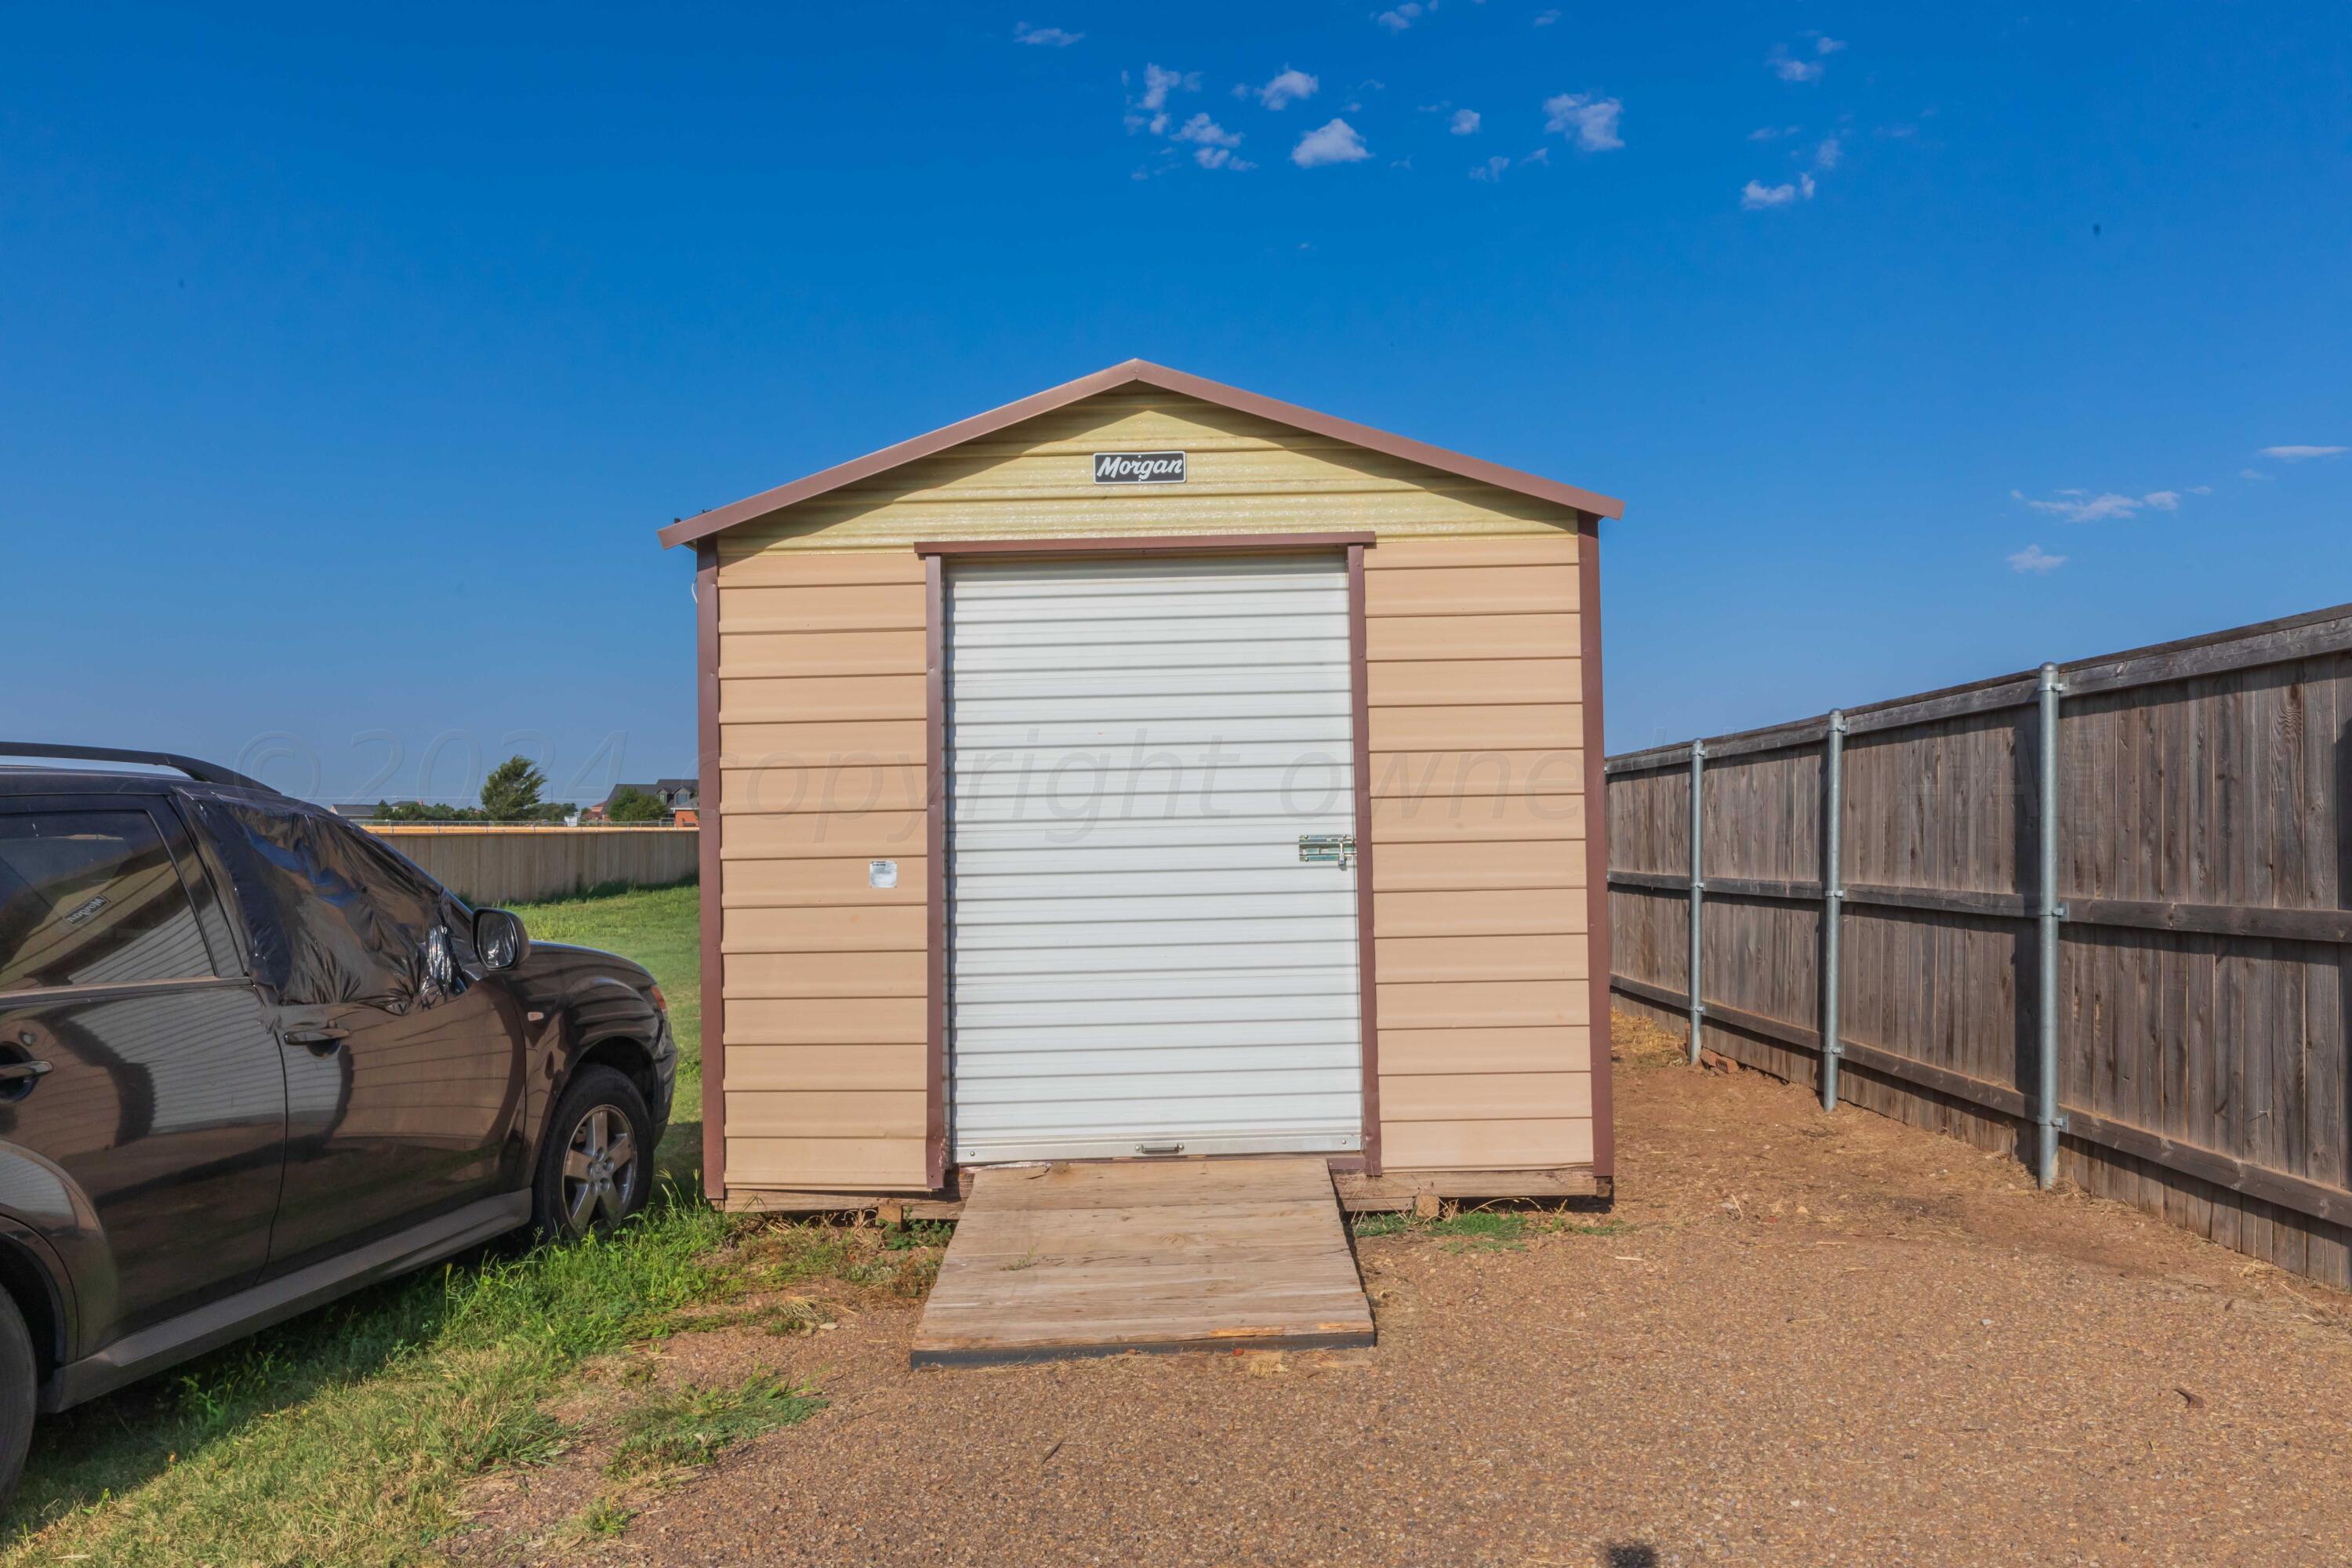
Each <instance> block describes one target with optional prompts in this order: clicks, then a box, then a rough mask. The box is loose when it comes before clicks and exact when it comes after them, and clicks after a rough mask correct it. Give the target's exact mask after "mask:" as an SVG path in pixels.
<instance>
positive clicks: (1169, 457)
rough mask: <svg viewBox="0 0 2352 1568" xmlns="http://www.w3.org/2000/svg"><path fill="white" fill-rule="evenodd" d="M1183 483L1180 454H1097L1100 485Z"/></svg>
mask: <svg viewBox="0 0 2352 1568" xmlns="http://www.w3.org/2000/svg"><path fill="white" fill-rule="evenodd" d="M1183 482H1184V454H1183V453H1181V452H1097V453H1096V454H1095V483H1097V484H1098V485H1181V484H1182V483H1183Z"/></svg>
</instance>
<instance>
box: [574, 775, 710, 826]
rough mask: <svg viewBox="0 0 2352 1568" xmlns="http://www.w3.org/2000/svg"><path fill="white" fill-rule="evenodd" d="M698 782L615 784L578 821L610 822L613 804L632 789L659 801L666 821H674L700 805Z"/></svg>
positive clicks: (670, 781)
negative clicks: (625, 791) (680, 814)
mask: <svg viewBox="0 0 2352 1568" xmlns="http://www.w3.org/2000/svg"><path fill="white" fill-rule="evenodd" d="M697 783H698V781H697V780H694V779H656V780H655V781H654V782H653V783H651V784H614V786H613V789H612V793H611V794H609V795H605V797H604V799H603V800H600V801H598V802H597V803H596V804H595V805H592V806H589V807H588V808H587V809H585V810H583V812H581V814H580V820H581V821H583V822H605V821H609V820H611V816H612V806H613V802H614V800H616V799H618V798H619V796H620V794H621V792H622V791H623V790H625V789H633V790H637V791H640V792H642V793H643V794H646V795H653V796H655V797H656V798H657V799H659V800H660V802H661V803H662V812H663V814H664V816H665V817H666V818H667V820H670V821H676V820H677V815H678V813H680V812H688V813H692V812H694V811H695V810H696V809H697V808H698V806H699V805H701V797H700V795H699V794H698V791H697V790H696V787H695V786H696V784H697ZM687 826H693V824H692V823H691V822H689V823H688V824H687Z"/></svg>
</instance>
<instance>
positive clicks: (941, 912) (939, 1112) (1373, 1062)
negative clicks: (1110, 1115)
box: [915, 532, 1381, 1191]
mask: <svg viewBox="0 0 2352 1568" xmlns="http://www.w3.org/2000/svg"><path fill="white" fill-rule="evenodd" d="M1374 542H1375V539H1374V536H1373V535H1372V534H1370V533H1369V532H1366V533H1240V534H1235V533H1198V534H1162V535H1152V536H1150V537H1128V538H1121V537H1119V536H1117V535H1111V536H1108V537H1097V538H1085V539H1023V540H967V541H961V542H937V543H927V544H918V545H916V546H915V553H916V554H918V555H919V556H921V557H922V558H923V595H924V606H923V625H924V639H923V665H924V692H925V700H924V721H923V741H924V752H925V761H926V764H927V766H928V767H929V776H928V777H927V779H926V781H925V798H924V818H925V826H926V828H927V832H926V855H925V858H926V861H927V864H928V865H929V889H927V893H926V899H925V901H926V904H927V906H928V909H929V920H928V921H927V922H926V925H927V928H928V934H929V958H928V962H927V963H926V965H925V971H924V973H925V976H926V979H927V982H928V986H927V989H928V990H929V1002H930V1005H929V1007H928V1008H927V1009H926V1011H927V1014H928V1016H929V1050H928V1051H927V1052H926V1058H927V1061H928V1067H927V1069H926V1071H925V1074H924V1078H925V1082H924V1129H923V1131H924V1144H925V1150H926V1153H925V1161H926V1171H927V1173H928V1176H929V1182H930V1184H931V1187H932V1188H933V1190H935V1191H936V1190H938V1189H940V1188H941V1187H943V1186H944V1185H945V1184H946V1183H947V1172H948V1100H947V1085H948V799H947V574H946V570H945V567H946V558H947V557H949V556H987V555H995V556H1005V555H1028V556H1039V557H1049V556H1064V557H1069V556H1093V555H1129V556H1133V555H1183V554H1197V553H1214V554H1227V555H1239V554H1271V553H1284V554H1297V553H1305V552H1318V553H1319V552H1328V551H1345V552H1346V553H1347V562H1348V653H1349V685H1350V688H1351V691H1350V697H1351V705H1352V709H1353V713H1354V723H1353V725H1352V728H1353V730H1354V731H1355V736H1354V752H1355V785H1356V825H1357V826H1356V950H1357V959H1356V977H1357V980H1356V983H1357V986H1358V989H1359V992H1360V1008H1361V1013H1362V1036H1363V1051H1362V1057H1363V1079H1364V1087H1363V1103H1364V1131H1363V1166H1364V1170H1365V1173H1367V1174H1370V1175H1375V1176H1376V1175H1379V1174H1380V1173H1381V1077H1380V1014H1379V1008H1378V1005H1377V997H1378V994H1379V987H1378V983H1377V977H1376V975H1375V973H1374V969H1373V963H1374V953H1373V946H1372V879H1373V869H1372V833H1371V821H1372V810H1371V754H1370V753H1371V747H1370V733H1369V722H1370V718H1369V715H1370V708H1369V705H1368V703H1367V701H1366V693H1365V670H1364V666H1365V653H1364V552H1365V551H1366V550H1368V549H1370V548H1371V547H1372V545H1373V544H1374Z"/></svg>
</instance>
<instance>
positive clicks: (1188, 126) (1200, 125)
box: [1172, 114, 1242, 147]
mask: <svg viewBox="0 0 2352 1568" xmlns="http://www.w3.org/2000/svg"><path fill="white" fill-rule="evenodd" d="M1172 135H1173V139H1174V140H1176V141H1178V142H1199V143H1200V144H1201V145H1202V146H1203V147H1238V146H1240V145H1241V144H1242V139H1241V137H1240V135H1239V134H1237V133H1236V132H1231V131H1228V130H1226V129H1225V128H1224V127H1223V126H1222V125H1220V124H1218V123H1217V122H1216V121H1213V120H1212V119H1210V118H1209V117H1208V116H1207V115H1205V114H1196V115H1194V116H1192V119H1190V120H1188V121H1184V123H1183V124H1182V125H1181V126H1178V127H1177V128H1176V130H1175V132H1173V133H1172Z"/></svg>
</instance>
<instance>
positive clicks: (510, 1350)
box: [0, 887, 937, 1568]
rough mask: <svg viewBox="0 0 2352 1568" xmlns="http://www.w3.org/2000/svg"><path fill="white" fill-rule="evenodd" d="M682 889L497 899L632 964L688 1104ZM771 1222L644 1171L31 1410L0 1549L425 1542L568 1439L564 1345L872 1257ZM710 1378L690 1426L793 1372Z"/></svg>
mask: <svg viewBox="0 0 2352 1568" xmlns="http://www.w3.org/2000/svg"><path fill="white" fill-rule="evenodd" d="M697 910H698V906H697V902H696V893H695V889H693V888H691V887H686V888H664V889H649V890H642V891H632V892H625V893H621V894H618V895H614V896H612V897H607V898H599V899H583V900H569V901H566V902H562V903H555V904H546V905H540V906H526V907H524V908H523V909H521V910H519V911H518V912H519V913H520V914H521V915H522V917H523V919H524V921H525V923H526V924H527V925H528V926H529V928H530V931H531V933H532V935H534V936H536V937H541V938H543V939H545V940H548V941H551V942H581V943H584V944H586V945H589V946H596V947H605V948H609V949H611V950H612V951H614V952H620V953H623V954H625V955H626V956H628V957H631V958H634V959H635V960H637V961H638V962H639V963H644V964H645V965H646V967H647V968H649V969H651V970H652V971H653V973H654V975H655V977H656V979H657V980H658V981H659V982H660V984H661V986H662V989H663V992H664V993H665V994H667V997H668V998H669V1003H670V1011H671V1017H672V1021H673V1026H674V1027H675V1028H676V1030H677V1035H678V1040H679V1047H680V1051H681V1055H682V1057H683V1058H684V1063H683V1064H682V1067H681V1073H680V1077H681V1080H682V1081H681V1083H680V1086H679V1101H678V1114H679V1115H680V1116H684V1117H688V1118H691V1117H692V1116H694V1115H695V1114H696V1112H697V1110H698V1106H699V1103H700V1100H699V1091H698V1088H697V1087H695V1085H696V1080H697V1079H698V1077H699V1074H698V1068H699V1064H700V1051H699V1049H698V1046H699V1042H700V1029H701V1005H700V1003H701V996H700V992H699V987H698V980H697V946H696V917H697ZM699 1140H700V1131H699V1128H698V1126H697V1125H696V1124H695V1123H694V1122H693V1121H690V1120H689V1121H685V1122H681V1123H677V1124H674V1125H673V1128H672V1131H671V1135H670V1139H669V1140H668V1141H667V1142H665V1145H664V1153H665V1163H666V1164H668V1165H670V1166H671V1167H672V1168H679V1162H680V1160H681V1159H682V1160H683V1162H684V1165H685V1167H687V1168H690V1166H691V1164H692V1161H693V1154H694V1151H695V1150H696V1148H697V1146H698V1143H699ZM786 1228H787V1230H788V1231H790V1232H795V1233H796V1232H803V1231H805V1232H808V1233H809V1234H808V1235H807V1236H805V1237H793V1238H791V1239H788V1240H786V1241H783V1242H773V1241H771V1240H770V1239H769V1231H770V1230H771V1229H772V1227H767V1226H759V1225H756V1224H751V1223H748V1222H740V1221H730V1220H728V1219H727V1218H725V1217H724V1216H721V1215H718V1214H716V1213H714V1212H713V1211H712V1210H711V1209H710V1208H709V1206H708V1205H705V1204H703V1203H702V1202H701V1201H700V1197H699V1194H698V1189H696V1188H695V1187H694V1186H692V1185H691V1184H675V1183H666V1184H664V1185H663V1186H662V1187H661V1188H660V1189H659V1190H657V1192H656V1195H655V1198H654V1201H653V1203H652V1205H651V1206H650V1207H649V1208H648V1210H647V1212H646V1215H644V1216H643V1217H642V1218H641V1219H640V1220H639V1222H638V1223H636V1224H635V1225H632V1226H629V1227H628V1228H627V1229H626V1230H625V1231H623V1232H622V1233H620V1234H619V1235H617V1236H614V1237H607V1238H602V1239H595V1240H591V1241H587V1242H583V1243H580V1244H576V1245H572V1246H568V1247H555V1248H542V1249H536V1250H531V1251H528V1252H519V1251H517V1250H516V1249H515V1248H514V1247H511V1246H509V1247H505V1248H503V1249H492V1250H491V1251H490V1252H489V1253H488V1254H487V1255H475V1256H473V1257H470V1258H465V1259H461V1260H459V1261H458V1262H457V1263H456V1264H454V1265H451V1266H448V1267H445V1268H438V1269H434V1270H431V1271H429V1272H427V1273H425V1274H424V1275H421V1276H415V1277H411V1278H410V1279H405V1280H401V1281H396V1282H394V1283H392V1284H389V1285H385V1286H382V1287H379V1288H377V1289H371V1290H367V1291H363V1292H362V1293H361V1294H359V1295H356V1296H353V1297H352V1298H349V1299H348V1300H344V1301H342V1302H340V1303H338V1304H336V1305H335V1306H333V1307H331V1308H328V1309H325V1310H320V1311H317V1312H312V1313H309V1314H307V1315H305V1316H303V1317H301V1318H299V1319H296V1320H295V1321H292V1322H290V1323H287V1324H284V1325H282V1326H280V1327H278V1328H276V1329H273V1330H270V1331H266V1332H264V1333H261V1334H258V1335H257V1336H255V1337H253V1338H252V1339H249V1340H246V1341H243V1342H240V1343H238V1344H236V1345H233V1346H230V1347H228V1348H227V1349H225V1350H222V1351H218V1352H214V1353H213V1354H211V1355H208V1356H205V1357H203V1358H202V1359H200V1360H198V1361H195V1362H193V1363H189V1364H188V1365H187V1366H185V1367H183V1368H181V1369H179V1370H178V1371H177V1372H176V1373H168V1374H165V1375H163V1376H162V1377H157V1378H152V1379H149V1380H148V1381H146V1382H144V1383H142V1384H135V1385H133V1386H132V1387H131V1388H130V1389H127V1390H125V1391H124V1392H122V1393H121V1394H116V1395H114V1396H112V1397H110V1398H108V1399H104V1400H100V1401H99V1402H97V1403H96V1404H93V1405H86V1406H83V1407H82V1408H80V1409H79V1410H74V1411H69V1412H68V1413H66V1414H65V1415H60V1416H57V1417H54V1418H51V1419H49V1420H47V1421H44V1422H43V1423H42V1424H41V1425H40V1426H39V1427H38V1428H37V1431H36V1433H35V1436H34V1444H33V1454H32V1458H31V1462H30V1463H29V1465H28V1466H27V1468H26V1475H25V1480H24V1485H23V1487H22V1489H20V1491H19V1492H18V1495H17V1500H16V1505H15V1507H14V1509H13V1510H11V1512H10V1514H9V1517H8V1519H7V1521H6V1523H5V1529H0V1564H5V1565H6V1568H17V1565H20V1564H22V1565H29V1564H33V1563H43V1564H46V1563H63V1562H78V1563H88V1564H90V1565H92V1568H108V1565H110V1564H126V1565H127V1564H133V1563H136V1564H142V1565H147V1564H153V1565H158V1568H171V1565H173V1564H181V1563H187V1564H196V1563H204V1564H214V1563H223V1564H226V1563H304V1564H310V1563H319V1564H330V1563H354V1564H358V1563H365V1564H399V1563H432V1562H437V1561H438V1560H439V1559H438V1554H437V1553H436V1552H435V1551H434V1549H433V1542H435V1541H436V1540H438V1539H440V1538H441V1537H443V1536H445V1535H446V1534H448V1533H449V1532H450V1531H453V1530H455V1529H457V1528H458V1527H459V1526H460V1525H461V1524H462V1523H463V1520H462V1517H461V1516H460V1515H459V1514H458V1512H457V1504H458V1501H459V1500H460V1495H461V1493H462V1491H463V1489H464V1488H465V1486H466V1484H467V1482H468V1481H469V1480H471V1479H474V1478H475V1477H478V1476H479V1475H481V1474H483V1473H485V1472H487V1471H490V1470H494V1469H498V1468H502V1467H509V1466H520V1465H530V1464H535V1463H540V1462H543V1461H544V1460H546V1459H547V1458H551V1456H553V1455H554V1454H556V1453H557V1452H559V1451H561V1449H562V1447H564V1446H565V1445H566V1444H567V1443H568V1442H569V1441H570V1437H571V1435H570V1434H568V1433H567V1432H566V1431H565V1429H564V1428H563V1426H562V1425H561V1424H560V1423H559V1422H558V1421H556V1420H555V1419H554V1418H553V1417H551V1415H548V1414H546V1411H545V1408H544V1405H545V1402H546V1401H547V1400H548V1398H549V1396H550V1395H551V1394H556V1393H559V1392H561V1391H562V1389H563V1388H564V1387H565V1386H566V1385H567V1382H568V1380H569V1379H570V1377H571V1376H572V1373H574V1372H575V1371H576V1370H577V1369H578V1368H579V1367H580V1365H581V1363H583V1362H584V1361H586V1360H587V1359H588V1358H590V1357H592V1356H596V1355H600V1354H604V1353H605V1352H612V1351H616V1350H620V1349H622V1348H624V1347H625V1346H627V1345H630V1344H632V1343H635V1342H641V1341H644V1340H646V1339H650V1338H655V1337H658V1336H660V1335H663V1334H666V1333H669V1332H673V1331H677V1329H678V1328H680V1327H682V1326H685V1320H686V1319H687V1318H688V1315H689V1314H690V1312H691V1310H693V1309H695V1308H697V1307H698V1306H703V1305H706V1304H709V1303H719V1302H724V1301H727V1300H732V1299H735V1298H738V1297H740V1296H741V1295H743V1294H744V1293H746V1292H747V1291H751V1290H756V1289H767V1288H770V1287H772V1285H773V1284H775V1283H776V1282H777V1280H778V1279H780V1277H782V1276H784V1275H788V1274H789V1275H793V1277H796V1278H805V1279H814V1278H818V1277H820V1276H823V1275H824V1274H827V1273H830V1274H832V1275H833V1276H834V1277H836V1278H851V1279H857V1282H860V1283H866V1282H870V1281H869V1280H867V1279H862V1278H858V1277H857V1276H856V1271H857V1270H861V1269H862V1270H872V1269H873V1268H875V1266H876V1262H877V1259H878V1258H879V1256H880V1244H879V1240H878V1238H876V1237H870V1236H869V1237H867V1238H866V1239H865V1240H864V1241H862V1242H859V1243H857V1244H856V1245H852V1244H850V1243H849V1242H845V1241H841V1240H839V1239H838V1237H839V1233H833V1232H827V1231H826V1227H815V1226H792V1227H786ZM730 1241H731V1242H732V1243H733V1245H728V1244H729V1243H730ZM925 1259H928V1260H929V1263H930V1266H931V1268H934V1269H935V1268H936V1267H937V1262H936V1256H935V1255H933V1254H929V1253H924V1252H910V1253H908V1254H904V1255H899V1257H898V1258H895V1259H894V1261H893V1265H892V1268H891V1269H890V1271H889V1274H888V1276H887V1279H886V1280H885V1281H884V1283H885V1286H886V1288H889V1283H890V1282H891V1281H895V1280H897V1279H898V1278H899V1275H900V1273H901V1270H902V1267H903V1270H904V1272H905V1274H906V1276H907V1279H908V1281H910V1282H911V1281H912V1280H913V1279H915V1278H916V1277H917V1276H919V1275H920V1273H921V1263H922V1261H923V1260H925ZM795 1271H797V1272H796V1273H795ZM918 1293H919V1292H918ZM713 1397H715V1396H713ZM729 1397H730V1398H737V1399H739V1400H740V1409H735V1407H732V1406H730V1407H729V1409H730V1410H733V1411H734V1413H733V1414H730V1413H729V1411H728V1410H720V1409H718V1408H717V1407H716V1406H714V1407H713V1409H712V1410H711V1411H710V1412H707V1413H706V1414H707V1415H708V1417H709V1423H710V1425H709V1427H708V1433H709V1436H710V1437H711V1439H712V1440H714V1441H715V1440H716V1439H717V1437H718V1436H719V1435H720V1434H721V1433H722V1432H723V1433H724V1434H726V1436H725V1440H726V1441H728V1442H733V1441H739V1440H740V1437H741V1436H745V1435H747V1434H748V1432H749V1431H750V1430H751V1426H749V1425H745V1424H746V1423H756V1422H758V1421H764V1420H768V1419H769V1417H771V1416H774V1415H778V1414H779V1413H780V1411H782V1410H783V1409H784V1408H785V1406H784V1405H782V1404H780V1403H779V1402H780V1401H782V1400H785V1399H794V1400H799V1399H806V1398H809V1397H811V1395H809V1394H808V1393H807V1392H806V1391H804V1390H793V1391H782V1392H781V1393H774V1394H773V1396H772V1397H771V1396H770V1395H765V1394H763V1395H760V1396H758V1397H756V1398H755V1397H754V1396H753V1395H752V1394H749V1393H745V1392H744V1391H742V1390H738V1391H735V1393H734V1394H731V1395H730V1396H729ZM722 1403H723V1402H722ZM793 1408H797V1407H793ZM806 1414H808V1413H807V1412H803V1413H802V1414H801V1415H798V1416H795V1417H794V1418H795V1419H804V1418H805V1415H806ZM772 1424H775V1423H772ZM689 1425H690V1423H689ZM761 1429H764V1428H761ZM647 1430H648V1431H650V1430H652V1428H647ZM695 1430H703V1428H699V1427H698V1428H695ZM651 1440H652V1439H650V1438H648V1439H647V1441H651ZM681 1440H683V1439H681ZM720 1446H723V1444H721V1445H720ZM712 1451H716V1450H715V1448H714V1449H713V1450H712ZM622 1522H625V1519H622V1520H613V1519H603V1520H600V1521H598V1527H599V1528H600V1529H601V1530H604V1531H610V1530H616V1529H618V1528H619V1527H620V1524H621V1523H622Z"/></svg>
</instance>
